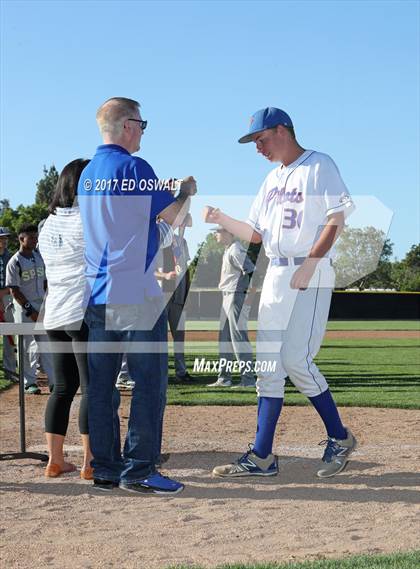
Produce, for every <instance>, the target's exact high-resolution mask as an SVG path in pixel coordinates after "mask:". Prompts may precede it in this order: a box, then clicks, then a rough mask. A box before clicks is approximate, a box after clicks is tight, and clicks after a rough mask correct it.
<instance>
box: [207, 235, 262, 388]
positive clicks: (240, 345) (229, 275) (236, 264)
mask: <svg viewBox="0 0 420 569" xmlns="http://www.w3.org/2000/svg"><path fill="white" fill-rule="evenodd" d="M215 234H216V241H217V242H218V243H221V244H222V245H224V247H225V250H224V253H223V259H222V268H221V272H220V281H219V290H220V291H221V292H222V295H223V302H222V309H221V311H220V326H219V360H220V362H225V363H224V364H222V363H221V365H220V370H219V377H218V378H217V380H216V382H215V383H210V384H209V385H208V387H231V386H232V373H231V368H230V367H229V365H232V362H233V356H235V357H236V359H237V361H238V362H239V364H240V369H241V381H240V383H239V386H234V387H255V377H254V372H253V363H252V362H253V360H252V346H251V344H250V342H249V339H248V317H249V312H250V309H251V305H250V297H248V296H247V292H248V287H249V281H250V278H251V275H252V273H253V272H254V270H255V265H254V263H253V262H252V261H251V259H250V258H249V257H248V255H247V252H246V249H245V247H244V246H243V245H242V243H241V242H240V241H238V240H237V239H235V237H234V235H233V234H232V233H230V232H229V231H227V230H226V229H224V228H223V227H217V228H216V229H215Z"/></svg>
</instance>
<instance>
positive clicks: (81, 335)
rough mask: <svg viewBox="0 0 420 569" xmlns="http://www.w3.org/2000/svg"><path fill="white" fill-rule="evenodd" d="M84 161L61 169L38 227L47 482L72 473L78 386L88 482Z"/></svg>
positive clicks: (84, 474)
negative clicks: (47, 376)
mask: <svg viewBox="0 0 420 569" xmlns="http://www.w3.org/2000/svg"><path fill="white" fill-rule="evenodd" d="M88 163H89V161H88V160H81V159H77V160H73V161H72V162H70V163H69V164H67V166H65V167H64V169H63V171H62V172H61V174H60V177H59V179H58V182H57V186H56V190H55V193H54V196H53V200H52V202H51V205H50V207H49V211H50V215H49V216H48V218H47V219H46V220H45V222H44V223H43V226H42V231H41V233H40V235H39V250H40V252H41V254H42V257H43V259H44V262H45V268H46V275H47V279H48V293H47V297H46V300H45V314H44V327H45V328H46V330H47V334H48V338H49V340H50V345H51V348H52V361H53V366H54V375H55V385H54V389H53V392H52V393H51V395H50V397H49V399H48V403H47V407H46V410H45V435H46V439H47V446H48V454H49V461H48V465H47V468H46V470H45V476H47V477H52V478H55V477H56V476H59V475H60V474H62V473H65V472H72V471H73V470H76V466H75V465H74V464H71V463H69V462H66V461H65V460H64V454H63V445H64V439H65V436H66V433H67V428H68V423H69V414H70V408H71V404H72V402H73V399H74V396H75V395H76V392H77V390H78V389H79V387H80V388H81V402H80V408H79V430H80V434H81V437H82V445H83V465H82V468H81V471H80V476H81V478H84V479H86V480H91V479H92V478H93V469H92V468H91V466H90V461H91V459H92V454H91V451H90V445H89V429H88V415H87V414H88V405H87V391H88V364H87V353H86V342H87V338H88V330H87V326H86V324H85V323H84V321H83V313H84V309H83V298H84V293H85V288H86V277H85V263H84V249H85V244H84V239H83V229H82V220H81V217H80V210H79V207H78V205H77V198H76V191H77V184H78V181H79V178H80V174H81V172H82V170H83V169H84V168H85V166H87V164H88ZM75 198H76V200H75Z"/></svg>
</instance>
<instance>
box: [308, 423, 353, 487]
mask: <svg viewBox="0 0 420 569" xmlns="http://www.w3.org/2000/svg"><path fill="white" fill-rule="evenodd" d="M346 431H347V438H346V439H344V440H339V439H334V438H332V437H328V439H326V440H325V441H321V442H320V443H319V444H320V445H326V448H325V451H324V455H323V457H322V462H323V463H324V465H323V466H322V468H320V469H319V470H318V472H317V476H318V477H319V478H329V477H330V476H335V475H336V474H338V473H339V472H342V471H343V470H344V469H345V467H346V466H347V463H348V461H349V456H350V454H351V453H352V452H353V451H354V450H355V448H356V447H357V440H356V438H355V436H354V435H353V433H352V432H351V431H350V429H346Z"/></svg>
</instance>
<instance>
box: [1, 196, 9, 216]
mask: <svg viewBox="0 0 420 569" xmlns="http://www.w3.org/2000/svg"><path fill="white" fill-rule="evenodd" d="M7 209H10V202H9V200H8V199H7V198H4V199H3V200H0V215H3V213H4V212H5V211H6V210H7Z"/></svg>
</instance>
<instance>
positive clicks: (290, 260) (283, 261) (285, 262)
mask: <svg viewBox="0 0 420 569" xmlns="http://www.w3.org/2000/svg"><path fill="white" fill-rule="evenodd" d="M305 259H306V257H275V258H274V259H270V264H271V265H272V266H273V265H274V266H276V267H293V266H295V265H302V264H303V262H304V260H305Z"/></svg>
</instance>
